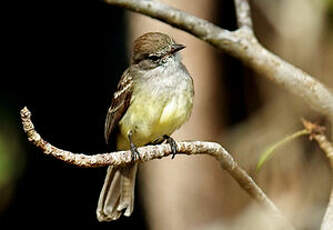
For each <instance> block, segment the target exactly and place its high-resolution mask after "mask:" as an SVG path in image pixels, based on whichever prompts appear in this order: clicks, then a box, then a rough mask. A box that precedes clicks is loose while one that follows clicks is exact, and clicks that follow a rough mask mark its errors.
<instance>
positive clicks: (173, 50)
mask: <svg viewBox="0 0 333 230" xmlns="http://www.w3.org/2000/svg"><path fill="white" fill-rule="evenodd" d="M184 48H185V46H184V45H182V44H172V46H171V53H176V52H178V51H180V50H182V49H184Z"/></svg>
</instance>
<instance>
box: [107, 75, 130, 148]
mask: <svg viewBox="0 0 333 230" xmlns="http://www.w3.org/2000/svg"><path fill="white" fill-rule="evenodd" d="M132 92H133V78H132V76H131V74H130V71H129V69H127V70H126V71H125V72H124V73H123V75H122V77H121V79H120V81H119V83H118V86H117V91H116V92H115V93H114V94H113V98H112V102H111V106H110V108H109V110H108V113H107V115H106V119H105V125H104V138H105V142H106V143H108V142H109V138H110V134H111V132H112V131H113V130H114V128H115V127H116V126H117V124H118V122H119V121H120V119H121V118H122V117H123V116H124V114H125V113H126V111H127V109H128V107H129V105H130V102H131V96H132Z"/></svg>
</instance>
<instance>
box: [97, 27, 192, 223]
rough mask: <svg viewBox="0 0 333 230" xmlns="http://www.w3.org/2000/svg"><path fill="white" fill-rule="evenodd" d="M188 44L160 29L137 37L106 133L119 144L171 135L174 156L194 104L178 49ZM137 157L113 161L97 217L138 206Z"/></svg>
mask: <svg viewBox="0 0 333 230" xmlns="http://www.w3.org/2000/svg"><path fill="white" fill-rule="evenodd" d="M184 48H185V46H184V45H181V44H177V43H175V41H174V40H173V39H172V38H171V37H169V36H168V35H166V34H164V33H160V32H149V33H146V34H144V35H142V36H140V37H139V38H137V39H136V40H135V41H134V47H133V52H132V57H131V63H130V66H129V67H128V68H127V69H126V70H125V72H124V73H123V75H122V77H121V79H120V82H119V83H118V86H117V91H116V92H115V93H114V95H113V99H112V102H111V106H110V108H109V110H108V113H107V116H106V120H105V128H104V137H105V141H106V143H108V141H109V137H110V134H111V133H115V134H116V138H117V139H116V145H117V150H131V153H132V158H134V157H139V153H138V150H137V147H139V146H144V145H147V144H157V143H162V142H163V141H165V140H166V141H167V142H168V143H169V144H170V146H171V149H172V153H173V156H174V154H175V153H176V152H177V145H176V142H175V141H174V140H173V139H172V138H171V137H170V135H171V134H172V133H173V132H174V131H175V130H176V129H178V128H180V126H181V125H182V124H183V123H184V122H185V121H187V120H188V119H189V117H190V115H191V112H192V107H193V96H194V89H193V80H192V78H191V76H190V74H189V73H188V71H187V69H186V68H185V66H184V65H183V64H182V62H181V56H180V54H179V53H178V51H180V50H182V49H184ZM136 172H137V163H132V164H130V165H126V166H123V167H114V166H109V168H108V170H107V175H106V178H105V181H104V185H103V189H102V191H101V194H100V197H99V201H98V207H97V211H96V213H97V219H98V220H99V221H112V220H116V219H118V218H119V217H120V216H121V215H122V214H123V215H124V216H130V215H131V214H132V212H133V206H134V186H135V178H136Z"/></svg>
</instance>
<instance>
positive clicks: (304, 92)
mask: <svg viewBox="0 0 333 230" xmlns="http://www.w3.org/2000/svg"><path fill="white" fill-rule="evenodd" d="M106 3H108V4H112V5H117V6H121V7H124V8H126V9H129V10H131V11H135V12H138V13H141V14H144V15H147V16H150V17H153V18H156V19H158V20H161V21H164V22H166V23H168V24H170V25H172V26H174V27H177V28H179V29H182V30H184V31H187V32H189V33H190V34H192V35H194V36H196V37H198V38H200V39H202V40H204V41H206V42H208V43H209V44H211V45H213V46H214V47H216V48H218V49H220V50H222V51H224V52H227V53H228V54H230V55H232V56H234V57H237V58H239V59H240V60H241V61H243V62H244V64H246V65H248V66H249V67H251V68H253V69H254V70H255V71H256V72H258V73H260V74H262V76H265V77H266V78H268V79H270V80H272V81H273V82H275V83H276V84H278V85H279V86H281V87H283V88H285V89H287V90H288V91H289V92H291V93H293V94H294V95H296V96H298V97H300V98H302V99H303V100H304V102H306V103H308V104H309V105H310V106H311V107H312V108H314V109H315V110H317V111H319V112H321V113H322V114H326V115H328V116H330V117H333V95H332V92H330V91H329V90H328V89H327V88H326V87H325V86H324V85H323V84H321V83H320V82H319V81H317V80H315V79H314V78H313V77H312V76H310V75H309V74H307V73H305V72H303V71H302V70H300V69H298V68H296V67H295V66H293V65H291V64H289V63H287V62H286V61H284V60H282V59H281V58H279V57H278V56H276V55H274V54H273V53H271V52H270V51H268V50H266V49H265V48H264V47H262V46H261V45H260V44H259V43H258V41H257V39H256V38H255V37H254V35H253V33H252V31H251V30H249V29H248V27H249V26H250V25H251V23H250V22H251V20H250V19H249V7H248V4H247V1H241V0H239V1H236V7H238V8H237V15H238V20H239V24H240V26H243V27H241V28H240V29H238V30H236V31H234V32H231V31H228V30H225V29H222V28H220V27H218V26H216V25H214V24H212V23H210V22H208V21H206V20H203V19H200V18H198V17H195V16H193V15H190V14H188V13H185V12H183V11H180V10H178V9H175V8H172V7H170V6H168V5H166V4H163V3H160V2H156V1H148V0H106ZM244 25H247V26H246V27H244Z"/></svg>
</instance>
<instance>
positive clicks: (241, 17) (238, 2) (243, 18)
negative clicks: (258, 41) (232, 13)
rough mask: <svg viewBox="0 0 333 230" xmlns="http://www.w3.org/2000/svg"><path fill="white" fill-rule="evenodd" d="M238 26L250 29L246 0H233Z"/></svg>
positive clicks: (250, 21)
mask: <svg viewBox="0 0 333 230" xmlns="http://www.w3.org/2000/svg"><path fill="white" fill-rule="evenodd" d="M234 2H235V8H236V16H237V22H238V27H239V28H241V27H248V28H249V29H251V30H252V18H251V12H250V5H249V1H248V0H235V1H234Z"/></svg>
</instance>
